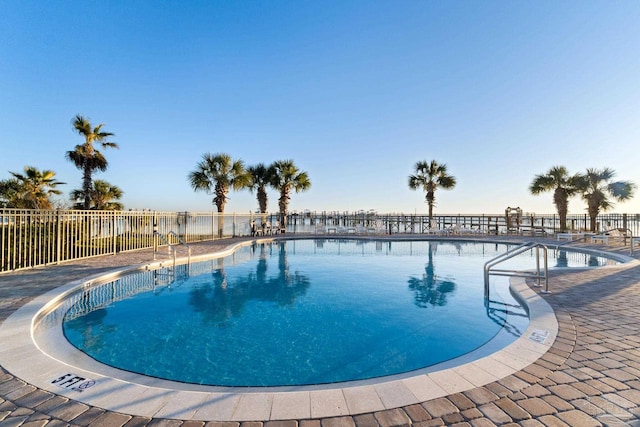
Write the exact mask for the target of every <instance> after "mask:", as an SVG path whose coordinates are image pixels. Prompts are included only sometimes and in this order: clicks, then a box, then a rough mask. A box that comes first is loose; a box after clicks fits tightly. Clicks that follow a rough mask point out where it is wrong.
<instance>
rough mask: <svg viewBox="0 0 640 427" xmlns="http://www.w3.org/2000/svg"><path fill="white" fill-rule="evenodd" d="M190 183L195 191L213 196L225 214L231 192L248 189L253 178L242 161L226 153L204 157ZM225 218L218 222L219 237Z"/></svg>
mask: <svg viewBox="0 0 640 427" xmlns="http://www.w3.org/2000/svg"><path fill="white" fill-rule="evenodd" d="M189 182H190V183H191V187H192V188H193V189H194V190H195V191H206V192H207V193H208V194H213V196H214V197H213V204H214V205H216V208H217V209H218V212H219V213H224V207H225V205H226V204H227V200H228V198H229V197H228V194H229V190H230V189H233V190H241V189H243V188H246V187H247V186H248V185H249V184H250V182H251V178H250V176H249V174H248V173H247V172H246V170H245V168H244V163H243V162H242V160H235V161H234V160H233V159H231V156H229V155H228V154H224V153H218V154H210V153H206V154H204V155H203V156H202V160H201V161H200V162H199V163H198V165H197V166H196V170H194V171H192V172H190V173H189ZM223 228H224V225H223V217H220V220H219V221H218V236H219V237H222V231H223Z"/></svg>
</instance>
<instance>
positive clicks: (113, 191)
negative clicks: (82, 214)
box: [71, 179, 124, 211]
mask: <svg viewBox="0 0 640 427" xmlns="http://www.w3.org/2000/svg"><path fill="white" fill-rule="evenodd" d="M123 194H124V193H123V191H122V190H121V189H120V187H118V186H116V185H112V184H110V183H108V182H107V181H103V180H100V179H96V180H95V181H93V185H92V188H91V209H94V210H103V211H120V210H122V209H123V208H124V205H123V204H122V203H120V202H119V200H120V199H121V198H122V195H123ZM83 197H84V192H83V191H82V190H73V191H72V192H71V200H76V201H77V200H82V199H83ZM83 206H84V203H83V202H82V201H81V202H79V203H76V204H75V207H76V208H82V207H83Z"/></svg>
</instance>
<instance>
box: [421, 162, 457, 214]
mask: <svg viewBox="0 0 640 427" xmlns="http://www.w3.org/2000/svg"><path fill="white" fill-rule="evenodd" d="M414 168H415V171H416V173H415V175H409V188H410V189H412V190H417V189H418V188H422V190H423V191H424V192H425V193H426V194H425V200H426V202H427V205H429V224H431V221H432V220H433V207H434V206H435V201H436V195H435V192H436V190H437V189H438V188H442V189H444V190H450V189H452V188H453V187H455V186H456V178H455V177H453V176H451V175H449V174H448V173H447V165H446V164H444V163H443V164H439V163H438V162H437V161H435V160H431V162H427V161H420V162H417V163H416V165H415V167H414Z"/></svg>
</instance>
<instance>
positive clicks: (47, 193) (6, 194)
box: [0, 166, 65, 209]
mask: <svg viewBox="0 0 640 427" xmlns="http://www.w3.org/2000/svg"><path fill="white" fill-rule="evenodd" d="M9 173H10V174H11V175H13V178H12V179H9V180H5V181H2V183H1V185H0V191H1V192H2V198H3V199H4V200H5V202H4V203H5V204H6V205H7V207H10V208H18V209H52V208H53V203H52V202H51V196H52V195H57V194H62V192H61V191H60V190H58V189H56V187H57V186H58V185H62V184H65V183H64V182H60V181H58V180H56V179H55V175H56V173H55V172H54V171H51V170H43V171H40V170H38V169H37V168H35V167H33V166H25V167H24V174H21V173H17V172H9Z"/></svg>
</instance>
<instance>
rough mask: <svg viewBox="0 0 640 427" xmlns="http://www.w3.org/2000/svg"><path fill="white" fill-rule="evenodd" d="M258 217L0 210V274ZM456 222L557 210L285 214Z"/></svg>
mask: <svg viewBox="0 0 640 427" xmlns="http://www.w3.org/2000/svg"><path fill="white" fill-rule="evenodd" d="M252 223H255V226H256V227H255V229H256V230H258V231H262V230H264V232H268V231H269V230H281V227H280V224H279V216H278V215H277V214H264V215H263V214H250V213H247V214H218V213H215V212H155V211H84V210H22V209H0V247H1V248H2V250H1V252H0V272H5V271H13V270H18V269H23V268H29V267H36V266H41V265H48V264H56V263H60V262H64V261H69V260H75V259H82V258H88V257H94V256H99V255H107V254H115V253H119V252H125V251H133V250H137V249H144V248H153V247H157V245H158V244H159V242H158V239H157V238H156V236H155V232H158V233H160V234H162V235H164V236H167V238H168V239H169V241H170V242H171V243H174V242H173V241H171V239H172V238H173V237H172V235H169V232H171V231H173V232H174V233H175V234H176V235H177V236H178V237H179V238H180V239H182V240H183V241H185V242H187V243H191V242H197V241H205V240H214V239H221V238H229V237H233V236H249V235H251V234H252ZM568 223H569V228H570V229H572V230H585V229H589V228H590V225H591V224H590V221H589V218H588V217H587V216H586V215H570V216H569V218H568ZM454 224H458V225H459V226H460V227H463V228H464V229H468V230H475V231H478V232H481V233H490V234H503V233H509V232H516V233H521V234H522V233H528V232H531V233H533V232H534V231H535V232H538V231H543V232H545V233H549V234H550V233H554V232H555V231H557V230H558V229H559V220H558V217H557V215H534V214H523V215H519V216H518V217H514V216H513V215H510V214H495V215H486V214H479V215H438V216H436V217H435V219H434V222H432V223H430V222H429V219H428V217H427V216H426V215H423V214H421V215H417V214H414V215H411V214H409V215H407V214H377V213H371V212H367V213H364V212H360V213H348V212H343V213H338V212H308V211H305V212H304V213H293V214H290V215H289V216H288V217H287V221H286V232H287V233H296V234H299V233H327V232H329V233H330V232H340V231H342V232H347V233H349V232H358V231H362V230H364V231H375V232H376V233H385V234H397V233H416V234H420V233H427V232H428V231H429V230H430V229H432V228H433V227H434V226H435V227H436V228H439V229H445V228H448V227H451V226H453V225H454ZM263 225H264V227H263ZM596 228H597V229H598V230H608V229H611V228H624V229H629V230H631V232H632V234H633V235H634V236H638V235H639V234H640V214H605V215H600V216H599V217H598V220H597V224H596ZM175 243H177V241H176V242H175Z"/></svg>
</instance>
